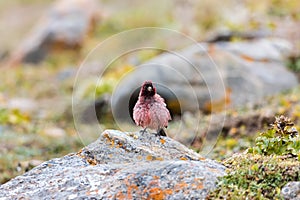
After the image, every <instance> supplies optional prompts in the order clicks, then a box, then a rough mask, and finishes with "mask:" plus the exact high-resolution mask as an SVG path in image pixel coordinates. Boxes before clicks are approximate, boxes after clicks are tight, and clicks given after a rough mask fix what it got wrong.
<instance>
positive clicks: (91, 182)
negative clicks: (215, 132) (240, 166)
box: [0, 130, 225, 199]
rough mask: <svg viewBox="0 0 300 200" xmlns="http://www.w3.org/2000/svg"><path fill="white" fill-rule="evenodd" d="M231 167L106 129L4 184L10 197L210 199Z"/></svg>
mask: <svg viewBox="0 0 300 200" xmlns="http://www.w3.org/2000/svg"><path fill="white" fill-rule="evenodd" d="M224 175H225V167H224V166H223V165H221V164H219V163H217V162H215V161H213V160H210V159H206V158H204V157H202V156H200V155H199V154H197V153H195V152H194V151H192V150H190V149H188V148H187V147H185V146H183V145H182V144H180V143H179V142H176V141H175V140H173V139H171V138H168V137H158V136H155V135H154V134H151V133H148V132H145V133H140V132H136V133H124V132H120V131H116V130H107V131H104V132H103V133H102V134H101V136H100V138H99V139H98V140H97V141H95V142H94V143H92V144H90V145H88V146H86V147H85V148H83V149H82V150H80V151H79V152H78V153H77V154H69V155H66V156H64V157H62V158H56V159H53V160H50V161H47V162H44V163H42V164H40V165H39V166H37V167H35V168H34V169H32V170H30V171H29V172H27V173H25V174H24V175H21V176H18V177H16V178H14V179H12V180H11V181H9V182H7V183H5V184H3V185H1V186H0V198H1V199H5V198H10V199H15V198H18V199H41V198H42V199H45V198H46V199H47V198H49V199H204V198H205V197H206V195H207V194H208V192H209V191H211V190H213V189H215V188H216V182H217V177H219V176H224Z"/></svg>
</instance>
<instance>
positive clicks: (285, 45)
mask: <svg viewBox="0 0 300 200" xmlns="http://www.w3.org/2000/svg"><path fill="white" fill-rule="evenodd" d="M290 50H291V45H290V43H289V42H287V41H285V40H281V39H257V40H250V41H241V42H217V43H200V44H198V45H193V46H189V47H187V48H185V49H183V50H181V51H179V52H175V53H164V54H161V55H159V56H157V57H155V58H153V59H152V60H150V61H148V62H146V63H144V64H142V65H140V66H138V67H137V68H136V70H134V71H133V72H132V73H130V74H129V75H127V76H126V77H125V78H124V79H122V80H121V81H120V83H119V87H118V88H117V89H116V90H115V91H114V96H113V97H114V98H113V100H112V108H114V111H113V113H114V116H115V117H116V118H117V119H129V116H130V114H129V113H130V112H131V111H129V110H128V108H127V106H124V105H128V102H129V103H130V102H131V100H130V98H131V95H132V94H133V93H134V91H135V90H136V89H137V88H138V87H139V86H140V85H141V83H142V82H143V81H144V80H152V81H154V82H156V86H157V88H158V93H159V94H161V96H163V97H164V98H165V99H166V100H167V104H169V105H172V106H173V107H174V108H173V109H175V110H176V109H181V110H182V111H195V110H199V109H201V110H204V111H211V110H213V111H214V110H217V109H220V107H221V109H222V106H223V107H224V105H225V104H230V105H232V106H238V105H245V104H246V103H253V102H257V101H259V100H261V99H262V98H263V97H265V96H268V95H272V94H276V93H278V92H280V91H284V90H287V89H290V88H292V87H294V86H296V85H297V78H296V76H295V75H294V74H293V73H292V72H290V71H289V70H288V69H287V68H286V67H285V65H284V60H285V58H286V57H287V55H288V54H289V52H290ZM135 95H137V94H135ZM134 98H135V99H136V98H137V97H134ZM177 100H178V101H177ZM176 102H178V103H177V104H176ZM174 103H175V104H176V105H175V106H174ZM129 107H132V106H129ZM171 110H172V109H171Z"/></svg>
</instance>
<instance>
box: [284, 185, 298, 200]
mask: <svg viewBox="0 0 300 200" xmlns="http://www.w3.org/2000/svg"><path fill="white" fill-rule="evenodd" d="M281 194H282V196H283V198H284V199H293V200H297V199H300V182H299V181H298V182H296V181H293V182H289V183H287V184H286V185H285V186H284V187H283V188H282V189H281Z"/></svg>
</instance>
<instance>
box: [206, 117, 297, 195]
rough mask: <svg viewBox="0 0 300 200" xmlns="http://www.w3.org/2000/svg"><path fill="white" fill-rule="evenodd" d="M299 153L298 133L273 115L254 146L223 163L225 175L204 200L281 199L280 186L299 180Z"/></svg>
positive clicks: (291, 123) (289, 122)
mask: <svg viewBox="0 0 300 200" xmlns="http://www.w3.org/2000/svg"><path fill="white" fill-rule="evenodd" d="M299 154H300V142H299V134H298V131H297V130H296V128H295V127H294V124H293V122H291V120H290V119H289V118H287V117H284V116H280V117H276V119H275V122H274V123H272V124H271V128H270V129H269V130H268V131H266V132H263V133H261V134H260V136H259V137H257V138H256V140H255V145H254V147H251V148H249V149H248V150H246V151H245V152H244V153H242V154H237V155H234V156H232V157H230V158H228V159H226V160H224V161H223V162H222V163H223V164H224V165H225V166H226V167H227V175H226V176H223V177H221V178H220V179H219V182H218V185H217V189H216V190H215V191H213V192H211V193H210V194H209V195H208V196H207V198H206V199H282V196H281V192H280V191H281V188H282V187H283V186H284V185H285V184H286V183H287V182H289V181H300V172H299V166H300V161H299V160H300V159H299ZM297 156H298V158H297Z"/></svg>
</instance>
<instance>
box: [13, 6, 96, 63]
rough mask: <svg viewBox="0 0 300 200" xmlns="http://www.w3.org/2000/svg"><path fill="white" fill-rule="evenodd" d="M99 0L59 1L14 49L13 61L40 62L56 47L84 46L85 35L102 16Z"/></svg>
mask: <svg viewBox="0 0 300 200" xmlns="http://www.w3.org/2000/svg"><path fill="white" fill-rule="evenodd" d="M98 11H99V6H98V2H97V1H95V0H86V1H81V0H58V1H56V2H55V3H54V5H53V6H52V8H51V9H50V10H49V12H47V13H46V14H45V16H44V17H42V18H41V19H40V21H39V23H38V24H37V25H36V26H35V27H34V29H33V31H32V33H31V34H30V35H29V36H28V37H27V38H26V39H25V40H24V41H23V42H21V45H20V46H19V47H18V48H17V49H16V50H15V51H14V52H13V54H12V56H11V58H10V60H9V62H10V64H12V65H16V64H19V63H20V62H28V63H38V62H40V61H42V60H43V59H44V58H45V57H46V55H47V54H48V53H49V51H50V50H52V49H53V48H55V49H57V48H62V49H65V48H72V49H73V48H75V49H76V48H78V47H81V46H82V44H83V41H84V38H85V36H86V35H87V34H88V32H89V31H90V30H91V29H92V28H93V26H94V25H95V23H96V22H97V21H98V19H99V12H98Z"/></svg>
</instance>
